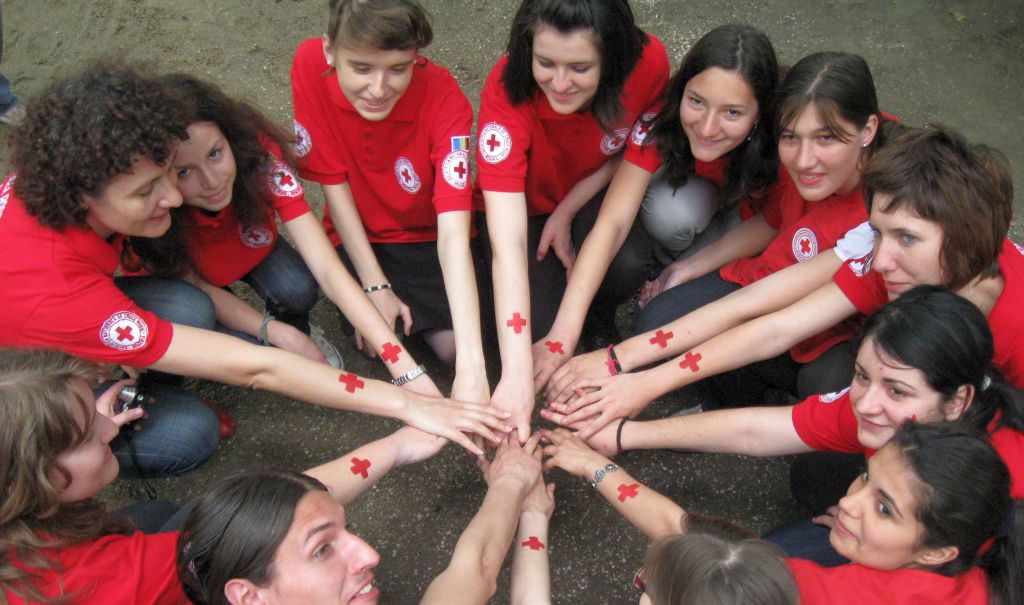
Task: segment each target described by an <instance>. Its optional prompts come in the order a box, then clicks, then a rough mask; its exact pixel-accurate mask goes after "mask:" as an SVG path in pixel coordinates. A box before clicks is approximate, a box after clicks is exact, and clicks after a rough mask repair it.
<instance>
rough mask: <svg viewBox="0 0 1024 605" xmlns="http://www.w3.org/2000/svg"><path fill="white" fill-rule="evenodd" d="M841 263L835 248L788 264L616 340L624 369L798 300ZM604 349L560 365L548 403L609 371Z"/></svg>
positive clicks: (670, 353) (678, 350)
mask: <svg viewBox="0 0 1024 605" xmlns="http://www.w3.org/2000/svg"><path fill="white" fill-rule="evenodd" d="M841 265H842V261H841V260H840V259H839V257H838V256H836V254H834V253H830V252H825V253H822V254H819V255H817V256H816V257H814V258H813V259H811V260H809V261H807V262H804V263H797V264H795V265H791V266H789V267H786V268H785V269H783V270H782V271H778V272H776V273H773V274H771V275H769V276H767V277H765V278H764V279H761V280H758V281H756V282H754V283H752V284H750V285H748V286H746V287H744V288H741V289H739V290H737V291H735V292H733V293H731V294H729V295H728V296H726V297H724V298H721V299H719V300H716V301H714V302H712V303H710V304H707V305H705V306H703V307H700V308H699V309H696V310H695V311H692V312H691V313H689V314H687V315H684V316H683V317H680V318H679V319H676V320H674V321H672V322H671V323H669V324H667V325H665V326H662V327H660V328H657V329H655V330H652V331H649V332H644V333H642V334H638V335H636V336H634V337H632V338H629V339H627V340H624V341H623V342H621V343H619V344H617V345H615V354H616V356H617V357H618V359H619V363H620V365H621V366H622V369H623V371H626V372H629V371H633V370H635V369H637V368H641V367H643V366H645V365H648V364H651V363H655V362H657V361H660V360H662V359H668V358H670V357H671V356H673V355H678V354H680V353H683V352H685V351H687V350H689V349H691V348H693V347H695V346H697V345H698V344H700V343H702V342H705V341H707V340H710V339H711V338H713V337H715V336H717V335H719V334H721V333H723V332H725V331H726V330H728V329H730V328H733V327H735V326H738V325H740V324H742V323H743V322H745V321H749V320H751V319H754V318H757V317H760V316H762V315H766V314H768V313H771V312H773V311H777V310H779V309H782V308H783V307H785V306H786V305H789V304H792V303H795V302H797V301H799V300H800V299H801V298H803V297H804V296H806V295H808V294H810V293H811V292H813V291H814V290H815V289H817V288H819V287H820V286H822V285H825V284H828V283H829V279H830V278H831V277H832V275H833V274H834V273H835V272H836V271H837V270H838V269H839V267H840V266H841ZM606 357H607V353H606V352H605V351H593V352H591V353H585V354H583V355H578V356H576V357H574V358H573V359H572V360H570V361H569V362H568V363H566V364H565V365H564V366H562V367H561V368H559V369H558V370H557V371H556V372H555V374H554V375H553V377H552V379H551V380H550V381H549V383H548V385H547V388H546V389H545V392H544V395H545V399H546V401H548V402H549V403H552V402H554V403H565V402H566V401H568V399H569V398H570V396H571V395H572V394H573V389H572V386H573V383H574V382H576V381H578V380H580V379H583V378H600V377H603V376H608V371H607V365H606V364H605V362H606Z"/></svg>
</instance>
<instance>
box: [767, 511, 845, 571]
mask: <svg viewBox="0 0 1024 605" xmlns="http://www.w3.org/2000/svg"><path fill="white" fill-rule="evenodd" d="M831 531H832V530H831V529H829V528H828V527H826V526H824V525H817V524H815V523H812V522H811V520H810V519H805V520H802V521H794V522H793V523H790V524H788V525H783V526H782V527H777V528H775V529H773V530H771V531H770V532H768V533H767V534H765V535H764V536H763V537H764V539H765V540H768V541H769V542H772V543H774V544H776V545H778V546H779V547H780V548H781V549H782V550H783V551H784V552H785V553H786V556H787V557H791V558H794V559H807V560H808V561H814V562H815V563H817V564H819V565H822V566H824V567H835V566H836V565H843V564H844V563H849V561H848V560H847V559H846V558H845V557H843V556H842V555H840V554H839V553H837V552H836V549H834V548H832V543H831V542H829V539H828V535H829V532H831Z"/></svg>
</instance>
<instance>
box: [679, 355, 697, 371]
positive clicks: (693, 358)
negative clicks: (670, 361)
mask: <svg viewBox="0 0 1024 605" xmlns="http://www.w3.org/2000/svg"><path fill="white" fill-rule="evenodd" d="M700 358H701V356H700V353H696V354H695V353H693V352H692V351H687V352H686V356H685V357H683V359H682V361H680V362H679V367H680V368H683V369H684V370H685V369H687V368H689V369H690V371H691V372H693V373H694V374H696V373H697V371H698V370H700V366H699V365H697V362H698V361H700Z"/></svg>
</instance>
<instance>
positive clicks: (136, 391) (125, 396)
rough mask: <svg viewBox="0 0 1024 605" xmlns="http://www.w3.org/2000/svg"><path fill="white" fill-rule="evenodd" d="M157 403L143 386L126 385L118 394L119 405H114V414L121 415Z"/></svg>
mask: <svg viewBox="0 0 1024 605" xmlns="http://www.w3.org/2000/svg"><path fill="white" fill-rule="evenodd" d="M154 401H156V400H155V399H154V398H153V397H152V396H151V395H150V394H149V392H148V391H147V390H146V388H145V387H144V386H142V385H141V384H126V385H124V386H123V387H121V392H120V393H118V394H117V403H115V404H114V413H115V414H120V413H122V412H125V411H127V410H134V409H135V408H139V407H142V406H144V405H149V404H151V403H153V402H154Z"/></svg>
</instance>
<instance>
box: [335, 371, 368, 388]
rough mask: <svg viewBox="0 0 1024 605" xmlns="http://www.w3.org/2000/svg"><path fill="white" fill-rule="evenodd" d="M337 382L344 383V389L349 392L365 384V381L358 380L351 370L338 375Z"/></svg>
mask: <svg viewBox="0 0 1024 605" xmlns="http://www.w3.org/2000/svg"><path fill="white" fill-rule="evenodd" d="M338 382H341V383H344V385H345V390H346V391H348V392H349V393H355V392H356V391H357V390H359V389H361V388H363V387H365V386H366V383H365V382H363V381H362V380H360V379H359V377H358V376H356V375H355V374H353V373H352V372H347V373H345V374H342V375H341V376H338Z"/></svg>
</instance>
